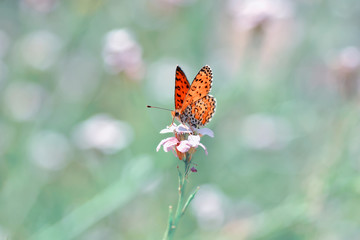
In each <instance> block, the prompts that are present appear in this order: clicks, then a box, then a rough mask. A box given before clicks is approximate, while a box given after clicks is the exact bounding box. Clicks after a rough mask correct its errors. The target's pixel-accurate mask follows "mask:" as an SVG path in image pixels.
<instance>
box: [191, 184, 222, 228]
mask: <svg viewBox="0 0 360 240" xmlns="http://www.w3.org/2000/svg"><path fill="white" fill-rule="evenodd" d="M225 200H226V199H225V197H224V195H223V194H222V193H221V192H220V191H219V190H218V189H216V188H215V187H213V186H208V185H205V186H201V187H200V190H199V191H198V193H197V194H196V198H194V199H193V201H192V203H191V208H192V210H193V212H194V213H195V216H196V218H197V221H198V223H199V226H200V227H202V228H204V229H219V228H220V227H221V226H222V225H223V223H224V220H225V210H224V204H225Z"/></svg>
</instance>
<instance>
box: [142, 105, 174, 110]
mask: <svg viewBox="0 0 360 240" xmlns="http://www.w3.org/2000/svg"><path fill="white" fill-rule="evenodd" d="M146 107H147V108H157V109H161V110H166V111H172V110H171V109H167V108H161V107H154V106H149V105H147V106H146Z"/></svg>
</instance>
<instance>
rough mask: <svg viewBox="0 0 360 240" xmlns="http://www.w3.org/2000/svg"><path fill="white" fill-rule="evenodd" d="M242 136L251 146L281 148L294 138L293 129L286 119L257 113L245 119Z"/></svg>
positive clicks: (255, 147)
mask: <svg viewBox="0 0 360 240" xmlns="http://www.w3.org/2000/svg"><path fill="white" fill-rule="evenodd" d="M240 136H241V138H242V141H243V142H244V143H245V145H247V147H249V148H254V149H280V148H283V147H285V146H286V145H287V144H288V143H289V141H290V140H291V139H292V131H291V128H290V126H289V124H288V123H287V121H286V120H285V119H281V118H279V117H274V116H269V115H265V114H255V115H250V116H248V117H247V118H246V119H245V120H244V122H243V124H242V126H241V133H240Z"/></svg>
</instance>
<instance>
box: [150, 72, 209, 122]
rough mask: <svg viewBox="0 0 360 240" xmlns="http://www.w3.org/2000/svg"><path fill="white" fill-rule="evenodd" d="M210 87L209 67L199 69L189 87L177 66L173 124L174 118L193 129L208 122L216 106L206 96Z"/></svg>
mask: <svg viewBox="0 0 360 240" xmlns="http://www.w3.org/2000/svg"><path fill="white" fill-rule="evenodd" d="M211 85H212V71H211V68H210V67H209V66H204V67H202V68H201V69H200V71H199V73H198V74H197V75H196V76H195V78H194V80H193V82H192V84H191V85H190V83H189V81H188V80H187V78H186V76H185V73H184V72H183V70H181V68H180V67H179V66H177V68H176V74H175V110H174V111H171V115H172V117H173V122H174V119H175V118H176V119H178V120H179V121H180V122H181V123H183V124H188V125H189V126H190V127H195V128H199V127H203V126H205V125H206V124H207V123H208V122H210V120H211V118H212V116H213V115H214V113H215V106H216V100H215V98H214V97H213V96H211V95H208V94H209V92H210V90H211ZM147 107H149V108H158V107H152V106H147ZM162 109H163V108H162ZM165 110H167V109H165Z"/></svg>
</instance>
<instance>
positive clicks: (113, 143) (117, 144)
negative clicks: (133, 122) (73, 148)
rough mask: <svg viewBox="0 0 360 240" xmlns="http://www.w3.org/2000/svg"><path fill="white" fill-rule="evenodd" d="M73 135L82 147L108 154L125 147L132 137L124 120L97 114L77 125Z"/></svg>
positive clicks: (129, 127)
mask: <svg viewBox="0 0 360 240" xmlns="http://www.w3.org/2000/svg"><path fill="white" fill-rule="evenodd" d="M74 137H75V141H76V143H77V144H78V146H79V147H81V148H83V149H91V148H95V149H99V150H101V151H103V152H104V153H108V154H110V153H115V152H117V151H119V150H121V149H123V148H125V147H127V146H128V145H129V144H130V143H131V141H132V139H133V131H132V128H131V126H130V125H129V124H127V123H126V122H123V121H119V120H115V119H113V118H112V117H110V116H108V115H106V114H99V115H95V116H93V117H91V118H90V119H88V120H86V121H85V122H84V123H82V124H81V125H80V126H78V127H77V129H76V130H75V134H74Z"/></svg>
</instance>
